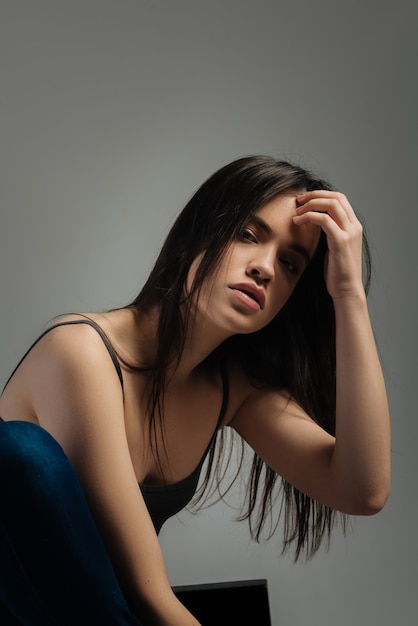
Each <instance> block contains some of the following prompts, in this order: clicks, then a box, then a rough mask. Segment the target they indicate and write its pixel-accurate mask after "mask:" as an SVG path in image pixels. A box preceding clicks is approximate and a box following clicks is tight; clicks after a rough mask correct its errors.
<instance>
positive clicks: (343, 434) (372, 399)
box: [293, 191, 390, 512]
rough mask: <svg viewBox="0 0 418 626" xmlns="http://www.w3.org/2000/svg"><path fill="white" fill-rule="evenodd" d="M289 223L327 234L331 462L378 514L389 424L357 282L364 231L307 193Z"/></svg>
mask: <svg viewBox="0 0 418 626" xmlns="http://www.w3.org/2000/svg"><path fill="white" fill-rule="evenodd" d="M298 204H299V208H298V210H297V213H298V215H297V216H296V217H295V218H294V220H293V221H294V222H295V223H296V224H303V223H311V224H317V225H318V226H320V227H321V228H322V229H323V231H324V232H325V234H326V236H327V243H328V254H327V259H326V268H325V272H326V273H325V277H326V283H327V288H328V292H329V294H330V295H331V297H332V299H333V304H334V311H335V321H336V366H337V370H336V374H337V376H336V380H337V388H336V393H337V397H336V442H335V449H334V453H333V455H332V460H331V465H332V469H333V471H334V472H336V473H337V474H338V475H340V476H341V477H342V479H343V482H344V484H346V485H349V484H350V483H351V485H352V488H353V489H355V490H356V491H357V493H358V494H362V495H363V497H364V500H365V502H367V503H368V507H370V510H371V512H373V511H374V510H380V508H381V507H382V506H383V504H384V502H385V501H386V498H387V496H388V493H389V486H390V423H389V409H388V402H387V397H386V389H385V383H384V378H383V374H382V369H381V365H380V361H379V357H378V353H377V349H376V344H375V340H374V335H373V330H372V326H371V323H370V317H369V313H368V308H367V302H366V294H365V291H364V287H363V281H362V238H363V229H362V226H361V224H360V222H359V220H358V219H357V217H356V215H355V213H354V211H353V209H352V207H351V205H350V203H349V202H348V200H347V198H346V197H345V196H344V195H343V194H341V193H338V192H332V191H328V192H327V191H312V192H309V193H306V194H304V195H302V196H300V197H298Z"/></svg>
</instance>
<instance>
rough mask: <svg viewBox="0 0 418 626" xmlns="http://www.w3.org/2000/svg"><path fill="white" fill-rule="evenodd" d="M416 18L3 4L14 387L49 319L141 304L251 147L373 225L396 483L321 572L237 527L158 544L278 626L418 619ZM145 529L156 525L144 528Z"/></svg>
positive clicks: (380, 12)
mask: <svg viewBox="0 0 418 626" xmlns="http://www.w3.org/2000/svg"><path fill="white" fill-rule="evenodd" d="M417 25H418V24H417V9H416V4H415V5H414V3H412V2H411V3H409V2H406V1H405V0H400V1H398V2H396V3H395V2H388V1H386V0H379V1H378V0H369V1H367V0H362V1H361V2H360V1H359V0H352V1H351V2H345V1H344V2H339V1H338V0H337V1H335V0H316V1H315V2H311V1H310V0H304V1H300V0H285V1H282V2H280V1H278V0H277V1H268V0H257V1H256V0H254V1H249V0H243V1H239V0H224V1H221V0H211V1H209V0H208V1H206V2H201V1H200V0H195V1H193V0H155V1H152V0H69V1H65V0H64V1H60V0H56V1H52V0H1V2H0V58H1V82H0V85H1V100H0V101H1V116H0V125H1V157H0V158H1V167H0V179H1V186H0V190H1V228H0V264H1V265H0V267H1V276H0V280H1V288H0V317H1V325H0V346H1V353H0V354H1V356H0V378H1V381H0V382H4V381H5V380H6V377H7V375H8V374H9V372H10V370H11V368H12V367H13V365H14V364H15V363H16V361H17V359H18V358H19V357H20V356H21V355H22V353H23V351H24V350H25V348H26V347H27V346H28V344H29V342H30V341H32V340H33V339H34V338H35V337H36V336H37V334H38V333H39V332H40V331H41V330H42V328H43V327H44V325H45V324H46V323H47V321H48V320H49V319H50V318H51V317H52V316H54V315H56V314H59V313H62V312H67V311H88V310H101V309H106V308H110V307H115V306H119V305H122V304H124V303H126V302H127V301H128V300H130V299H131V297H132V296H133V295H134V294H136V292H137V291H138V290H139V288H140V286H141V284H142V282H143V280H144V278H145V276H146V275H147V272H148V271H149V269H150V268H151V265H152V263H153V261H154V259H155V256H156V253H157V251H158V249H159V247H160V245H161V243H162V241H163V239H164V236H165V234H166V232H167V230H168V228H169V227H170V225H171V224H172V222H173V219H174V217H175V215H176V214H177V212H178V211H179V210H180V209H181V208H182V206H183V205H184V203H185V202H186V201H187V199H188V198H189V197H190V195H191V194H192V192H193V191H194V189H195V188H196V187H197V186H198V185H200V183H201V182H203V180H204V179H205V178H206V177H207V176H208V175H209V174H211V173H212V172H213V171H214V170H215V169H217V168H218V167H220V166H221V165H223V164H225V163H226V162H228V161H230V160H232V159H235V158H237V157H239V156H243V155H246V154H250V153H267V154H271V155H273V156H284V157H288V158H291V159H292V160H295V161H296V162H299V163H301V164H302V165H306V166H308V167H313V168H315V169H316V170H317V171H319V172H320V173H321V174H323V175H324V176H326V177H328V178H329V179H330V180H331V181H333V182H334V184H335V185H336V186H337V187H338V188H340V189H341V190H343V191H344V192H346V193H347V195H348V196H349V198H350V200H351V201H352V203H353V205H354V206H355V208H356V209H357V211H358V212H359V214H360V215H362V216H363V217H364V219H365V223H366V227H367V230H368V233H369V236H370V239H371V243H372V251H373V256H374V260H375V278H374V287H373V290H372V293H371V298H370V305H371V310H372V315H373V319H374V323H375V329H376V335H377V338H378V343H379V347H380V351H381V354H382V359H383V363H384V369H385V375H386V379H387V384H388V391H389V397H390V404H391V410H392V418H393V488H392V493H391V497H390V500H389V502H388V504H387V506H386V508H385V509H384V510H383V512H381V513H380V514H379V515H378V516H376V517H371V518H358V519H354V520H353V523H352V530H351V531H350V532H349V534H348V537H347V538H346V539H343V538H342V536H341V535H339V534H337V535H336V537H335V539H334V541H333V543H332V546H331V549H330V551H329V552H328V553H327V552H326V551H325V550H323V551H321V552H320V554H319V555H318V556H317V557H316V558H315V559H314V560H313V561H312V562H310V563H308V564H298V565H294V564H293V563H292V560H291V558H290V557H280V556H279V552H280V544H279V542H278V541H276V542H275V541H271V542H269V543H268V544H262V545H256V544H254V543H252V542H251V541H250V540H249V537H248V533H247V530H246V527H245V524H238V523H235V522H233V521H232V519H233V515H234V512H233V511H231V510H229V509H228V508H227V507H226V506H224V505H217V506H215V507H213V508H211V509H208V510H207V511H205V512H203V513H201V514H200V515H198V516H197V517H194V516H190V515H189V514H187V513H185V514H182V515H180V516H179V517H178V518H176V519H173V520H171V521H169V522H168V523H167V525H166V526H165V528H164V529H163V531H162V533H161V543H162V546H163V550H164V552H165V555H166V560H167V566H168V570H169V574H170V577H171V581H172V584H174V585H182V584H188V583H191V582H193V583H196V582H213V581H228V580H237V579H251V578H267V579H268V586H269V592H270V601H271V611H272V618H273V624H274V626H305V625H306V624H310V626H331V625H332V626H335V625H338V626H363V625H367V626H393V624H399V625H404V624H405V625H406V626H409V625H410V624H412V623H416V620H417V617H418V604H417V580H418V571H417V560H418V554H417V552H418V551H417V535H416V527H417V499H416V478H417V461H416V445H417V443H416V442H417V419H416V412H417V382H416V376H417V367H416V355H417V339H416V320H417V313H418V311H417V301H416V276H415V274H416V268H417V246H416V237H417V217H416V213H417V209H416V207H417V199H416V192H415V185H416V180H417V174H416V170H417V167H416V166H417V160H416V148H417V125H416V111H417V110H418V106H417V105H418V101H417V83H416V58H417V44H416V41H417V39H416V30H417ZM139 531H140V529H139Z"/></svg>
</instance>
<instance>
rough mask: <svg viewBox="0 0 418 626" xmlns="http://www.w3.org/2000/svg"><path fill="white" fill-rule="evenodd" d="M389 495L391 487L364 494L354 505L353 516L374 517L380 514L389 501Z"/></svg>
mask: <svg viewBox="0 0 418 626" xmlns="http://www.w3.org/2000/svg"><path fill="white" fill-rule="evenodd" d="M389 494H390V486H389V485H387V486H384V487H382V488H380V489H379V490H373V491H371V492H369V493H367V494H364V495H363V496H362V497H360V498H358V499H357V500H356V502H355V503H354V506H353V509H354V510H352V511H351V515H363V516H372V515H376V514H377V513H380V511H381V510H382V509H383V508H384V506H385V504H386V502H387V501H388V498H389Z"/></svg>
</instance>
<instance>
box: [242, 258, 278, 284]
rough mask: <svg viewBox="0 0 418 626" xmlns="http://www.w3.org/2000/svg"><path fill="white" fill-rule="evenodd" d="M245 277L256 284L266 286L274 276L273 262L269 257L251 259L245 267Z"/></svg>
mask: <svg viewBox="0 0 418 626" xmlns="http://www.w3.org/2000/svg"><path fill="white" fill-rule="evenodd" d="M247 276H249V277H251V278H252V279H253V280H255V281H256V282H257V283H258V284H264V285H266V284H268V283H269V282H270V281H271V280H272V278H273V276H274V262H273V261H272V259H270V256H269V255H263V256H262V257H260V258H257V259H252V260H251V261H250V262H249V263H248V266H247Z"/></svg>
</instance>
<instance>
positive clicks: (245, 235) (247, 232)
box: [241, 228, 257, 243]
mask: <svg viewBox="0 0 418 626" xmlns="http://www.w3.org/2000/svg"><path fill="white" fill-rule="evenodd" d="M241 239H245V240H246V241H252V242H253V243H257V237H256V235H255V233H254V232H253V231H252V230H251V229H250V228H244V229H243V230H242V231H241Z"/></svg>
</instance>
